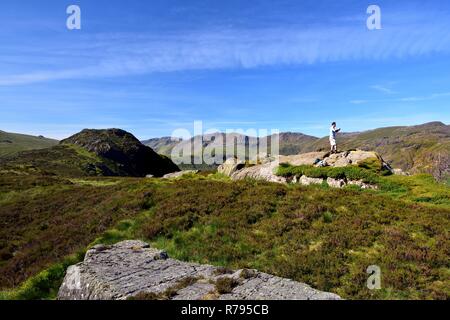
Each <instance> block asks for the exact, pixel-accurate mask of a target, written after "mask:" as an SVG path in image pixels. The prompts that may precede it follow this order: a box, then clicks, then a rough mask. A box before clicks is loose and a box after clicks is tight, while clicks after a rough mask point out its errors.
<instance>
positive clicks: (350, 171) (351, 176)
mask: <svg viewBox="0 0 450 320" xmlns="http://www.w3.org/2000/svg"><path fill="white" fill-rule="evenodd" d="M276 174H277V175H278V176H282V177H286V178H289V177H294V176H297V177H299V176H302V175H305V176H307V177H310V178H322V179H327V178H333V179H347V180H362V181H363V182H365V183H372V184H376V183H378V182H379V177H378V175H377V174H375V173H373V172H372V171H370V170H367V169H363V168H359V167H356V166H347V167H341V168H337V167H313V166H306V165H302V166H291V165H289V164H282V165H280V166H279V167H278V169H277V172H276Z"/></svg>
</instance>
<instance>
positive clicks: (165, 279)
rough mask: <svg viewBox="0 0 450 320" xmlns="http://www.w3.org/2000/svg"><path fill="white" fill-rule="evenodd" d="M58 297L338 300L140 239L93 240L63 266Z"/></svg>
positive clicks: (277, 279) (332, 296) (298, 284)
mask: <svg viewBox="0 0 450 320" xmlns="http://www.w3.org/2000/svg"><path fill="white" fill-rule="evenodd" d="M58 299H60V300H125V299H148V300H155V299H167V300H168V299H171V300H172V299H173V300H180V299H181V300H269V299H271V300H277V299H278V300H279V299H283V300H338V299H340V297H339V296H337V295H335V294H333V293H327V292H322V291H318V290H315V289H313V288H311V287H310V286H308V285H306V284H303V283H299V282H296V281H293V280H289V279H285V278H280V277H276V276H272V275H269V274H266V273H262V272H258V271H256V270H249V269H244V270H237V271H233V270H227V269H224V268H220V267H214V266H210V265H201V264H195V263H187V262H182V261H178V260H174V259H171V258H169V257H168V255H167V253H165V252H164V251H160V250H157V249H154V248H151V247H150V246H149V245H148V244H147V243H145V242H142V241H135V240H129V241H123V242H120V243H117V244H115V245H112V246H104V245H97V246H95V247H93V248H92V249H91V250H89V251H88V252H87V254H86V257H85V259H84V261H83V262H81V263H79V264H77V265H74V266H71V267H69V268H68V270H67V274H66V276H65V278H64V281H63V284H62V286H61V288H60V290H59V293H58Z"/></svg>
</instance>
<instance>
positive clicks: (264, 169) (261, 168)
mask: <svg viewBox="0 0 450 320" xmlns="http://www.w3.org/2000/svg"><path fill="white" fill-rule="evenodd" d="M278 165H279V163H278V162H277V161H272V162H268V163H264V164H261V165H255V166H252V167H247V168H244V169H242V170H239V171H235V172H234V173H233V174H232V175H231V178H232V179H233V180H242V179H246V178H249V179H256V180H265V181H270V182H278V183H286V182H287V179H286V178H284V177H279V176H277V175H276V174H275V170H276V168H277V167H278Z"/></svg>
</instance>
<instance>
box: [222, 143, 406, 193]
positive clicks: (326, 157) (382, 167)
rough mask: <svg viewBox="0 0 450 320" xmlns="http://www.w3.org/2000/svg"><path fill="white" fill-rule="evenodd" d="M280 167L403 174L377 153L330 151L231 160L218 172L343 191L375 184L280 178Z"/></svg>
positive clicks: (307, 178)
mask: <svg viewBox="0 0 450 320" xmlns="http://www.w3.org/2000/svg"><path fill="white" fill-rule="evenodd" d="M283 164H285V165H291V166H311V167H316V168H323V167H333V168H343V167H349V166H354V167H358V168H366V169H370V170H374V171H376V172H383V171H385V172H386V173H389V174H391V173H397V174H405V173H403V171H402V170H399V169H392V168H391V167H390V166H389V164H387V163H386V162H385V161H384V160H383V158H382V157H381V156H380V155H379V154H378V153H376V152H373V151H362V150H352V151H346V152H340V153H336V154H330V153H329V152H309V153H305V154H299V155H290V156H279V157H277V158H275V159H267V160H266V161H263V163H262V164H257V165H248V164H246V163H245V162H244V161H238V160H237V159H234V158H230V159H228V160H227V161H226V162H225V163H224V164H223V165H221V166H219V168H218V172H219V173H222V174H224V175H226V176H229V177H231V178H232V179H233V180H242V179H246V178H251V179H257V180H265V181H270V182H278V183H288V182H290V183H299V184H303V185H311V184H322V183H324V182H325V181H326V182H327V184H328V185H329V186H331V187H337V188H342V187H344V186H346V185H348V184H350V185H357V186H359V187H361V188H363V189H375V188H376V186H375V185H371V184H369V183H366V182H365V181H363V180H360V179H354V180H352V179H346V178H339V179H334V178H330V177H328V178H323V177H309V176H307V175H303V174H302V175H294V176H290V177H283V176H279V175H277V174H276V171H277V169H278V168H279V166H280V165H283Z"/></svg>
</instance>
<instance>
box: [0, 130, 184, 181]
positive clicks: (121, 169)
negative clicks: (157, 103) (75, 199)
mask: <svg viewBox="0 0 450 320" xmlns="http://www.w3.org/2000/svg"><path fill="white" fill-rule="evenodd" d="M0 167H1V168H2V169H3V171H6V170H8V171H9V172H17V173H28V174H41V175H57V176H62V177H73V176H138V177H139V176H140V177H142V176H146V175H148V174H151V175H154V176H162V175H164V174H166V173H172V172H175V171H178V170H179V169H178V167H177V166H176V165H175V164H174V163H173V162H172V161H171V160H170V159H168V158H167V157H164V156H160V155H158V154H157V153H155V152H154V151H153V150H152V149H151V148H149V147H146V146H144V145H142V144H141V143H140V142H139V141H138V140H137V139H136V138H135V137H134V136H133V135H131V134H130V133H128V132H126V131H123V130H119V129H108V130H83V131H81V132H80V133H78V134H76V135H73V136H72V137H70V138H68V139H65V140H63V141H61V142H60V144H59V145H57V146H54V147H51V148H46V149H39V150H30V151H23V152H20V153H16V154H13V155H11V156H6V157H3V158H0Z"/></svg>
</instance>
